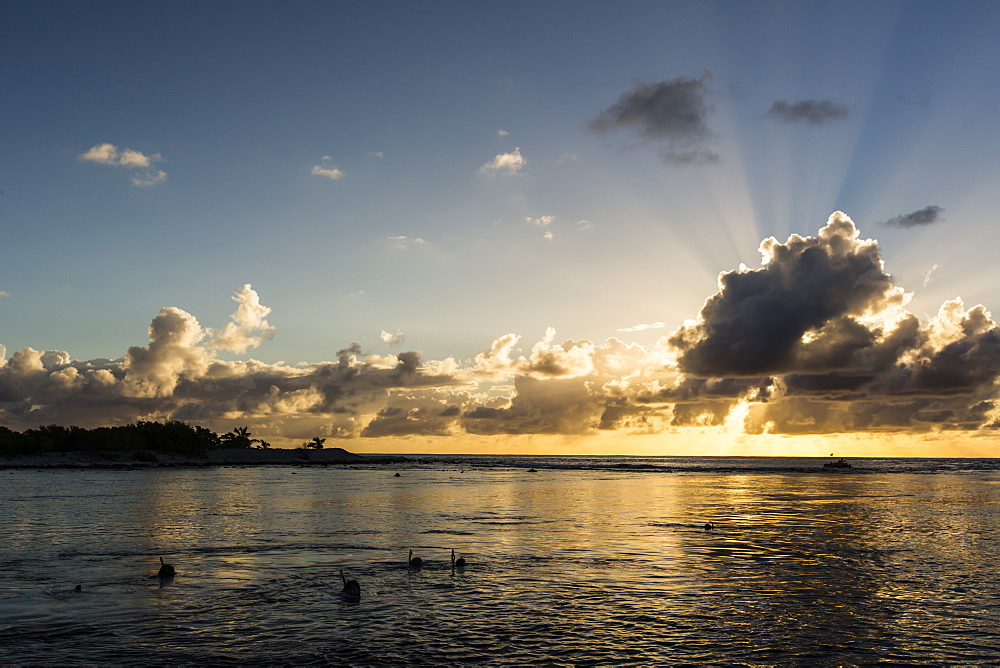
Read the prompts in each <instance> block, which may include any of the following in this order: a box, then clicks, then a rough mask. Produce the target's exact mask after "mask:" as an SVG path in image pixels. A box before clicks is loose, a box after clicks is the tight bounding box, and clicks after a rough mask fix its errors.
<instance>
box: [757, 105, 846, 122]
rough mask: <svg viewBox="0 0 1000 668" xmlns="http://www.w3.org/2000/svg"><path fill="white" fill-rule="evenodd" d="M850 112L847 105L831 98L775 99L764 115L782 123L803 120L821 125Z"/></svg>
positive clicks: (836, 119) (843, 116) (844, 116)
mask: <svg viewBox="0 0 1000 668" xmlns="http://www.w3.org/2000/svg"><path fill="white" fill-rule="evenodd" d="M850 114H851V110H850V108H849V107H847V106H846V105H843V104H839V103H837V102H834V101H833V100H799V101H798V102H788V101H786V100H775V102H774V103H773V104H772V105H771V108H770V109H768V111H767V113H766V114H764V115H765V116H766V117H768V118H773V119H774V120H776V121H781V122H783V123H800V122H802V121H805V122H807V123H811V124H813V125H823V124H824V123H829V122H830V121H839V120H841V119H844V118H847V117H848V116H850Z"/></svg>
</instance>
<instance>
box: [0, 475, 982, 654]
mask: <svg viewBox="0 0 1000 668" xmlns="http://www.w3.org/2000/svg"><path fill="white" fill-rule="evenodd" d="M400 473H401V475H400V476H399V477H396V476H395V475H394V471H390V470H383V469H376V470H350V469H347V470H340V469H305V468H303V469H290V468H238V467H234V468H219V469H214V470H161V471H134V472H86V474H85V475H83V476H81V477H76V478H73V477H72V475H69V476H63V478H61V479H59V482H60V483H61V484H60V485H52V484H51V483H52V482H54V481H55V480H56V478H57V477H58V476H52V475H51V474H50V473H47V472H39V473H37V474H34V475H37V476H38V477H37V479H36V482H37V489H35V490H33V491H32V490H30V489H28V488H27V487H26V488H25V490H26V491H24V492H23V494H22V497H23V498H22V502H21V503H19V504H18V505H17V506H16V507H15V509H14V510H13V511H12V512H10V513H8V514H7V515H6V517H4V518H0V529H3V530H4V532H5V535H8V536H12V537H14V540H13V541H12V542H10V543H8V545H10V546H11V548H10V549H11V550H12V552H11V554H12V557H11V559H12V561H11V562H9V563H11V564H14V567H18V568H23V569H24V570H23V573H22V575H20V576H19V577H28V575H25V574H28V573H31V572H33V570H30V569H29V566H32V564H31V563H30V562H29V560H28V558H27V556H26V555H29V554H30V555H32V557H31V558H32V559H36V560H38V561H40V562H44V563H45V566H46V571H47V573H48V575H47V577H52V578H56V579H59V578H61V577H65V578H69V579H72V580H78V581H84V582H85V585H86V591H87V592H94V594H93V595H94V596H95V597H98V596H101V595H107V596H108V600H109V601H110V600H112V598H113V597H122V596H125V597H126V598H127V600H128V606H129V608H130V613H129V614H131V615H132V616H133V617H137V618H143V617H144V616H148V615H157V616H158V615H165V614H166V613H167V611H170V613H171V614H172V615H175V616H179V617H182V618H183V619H184V620H185V621H184V624H185V625H186V628H188V629H201V628H202V626H204V627H205V628H204V629H202V630H200V631H198V632H199V633H202V632H204V633H205V634H207V635H212V634H214V637H216V638H217V639H219V638H222V639H224V640H216V642H225V643H237V642H240V641H238V640H237V638H239V637H240V635H239V634H240V629H241V628H244V629H245V628H252V629H257V631H254V633H261V634H263V633H266V632H267V631H266V630H267V629H274V628H281V629H283V632H286V633H291V634H293V635H294V633H301V634H305V635H307V636H310V637H311V635H310V634H313V633H321V634H327V635H328V634H329V633H331V630H330V629H329V628H327V627H324V626H323V624H324V623H327V622H328V621H329V620H340V621H339V622H338V623H348V622H347V621H346V620H348V619H355V616H356V618H357V619H358V625H357V626H352V627H351V628H352V633H354V634H357V635H358V636H359V637H365V638H368V641H369V642H373V643H377V642H388V641H386V640H384V638H387V637H393V636H392V635H391V634H392V633H397V632H400V626H399V625H400V624H401V623H403V622H404V621H405V620H407V619H414V620H415V621H416V620H419V623H420V624H423V625H429V626H428V628H432V629H434V630H433V633H439V634H441V638H445V639H446V638H447V637H448V629H450V628H453V627H454V625H455V624H456V623H457V622H458V621H459V620H461V628H462V629H463V631H464V632H466V633H468V634H470V637H473V636H474V637H477V638H479V637H492V636H491V635H490V634H495V633H498V632H499V631H498V630H497V629H503V633H504V634H507V635H511V634H514V633H515V632H516V633H519V634H521V636H522V637H525V638H529V637H535V638H536V640H537V642H538V644H539V647H544V646H545V645H546V644H550V645H552V644H554V645H553V646H557V645H559V643H560V642H567V641H565V640H559V638H561V637H571V636H572V634H573V633H576V632H575V631H574V628H579V629H583V630H584V632H585V633H587V634H588V636H587V640H586V642H588V643H591V644H592V645H593V647H594V649H593V651H594V652H598V651H600V652H605V653H604V654H600V655H599V656H602V657H604V660H605V661H606V662H612V663H613V662H616V659H618V660H620V659H622V658H623V656H624V655H621V654H615V651H616V650H615V649H614V648H615V647H616V646H619V645H620V644H621V643H625V644H627V645H629V646H633V645H641V647H642V648H643V649H642V650H641V652H640V654H639V655H640V656H642V657H643V658H644V661H645V662H646V663H649V662H654V663H655V662H660V661H669V659H670V658H671V657H673V656H676V654H671V652H670V651H667V650H665V649H664V648H665V647H668V644H667V643H668V642H669V641H670V639H671V638H672V637H674V636H676V635H678V634H680V635H681V636H683V637H686V638H688V639H689V641H690V642H692V643H695V644H698V643H703V644H705V645H706V647H708V646H709V645H711V647H714V648H715V649H705V654H704V655H701V654H691V655H685V656H688V659H689V660H691V661H694V662H699V661H709V660H711V657H712V654H711V652H717V651H719V648H720V647H728V648H729V649H728V650H726V651H730V652H735V654H728V655H727V656H730V657H734V656H739V657H742V658H745V657H746V656H752V652H753V648H754V647H755V646H756V645H761V646H764V647H768V648H770V649H771V650H774V649H775V648H779V649H781V651H787V652H791V653H793V654H792V655H796V656H802V655H797V654H794V652H797V651H803V650H802V648H806V649H809V648H813V649H814V650H815V651H816V652H820V653H821V646H822V645H823V644H824V643H827V644H830V643H833V644H837V643H841V644H846V645H850V646H852V647H854V646H857V647H861V648H862V649H864V648H866V647H870V648H875V647H883V646H887V647H890V648H893V649H892V651H899V652H904V651H910V650H913V648H924V647H927V646H928V645H929V644H930V643H931V642H932V640H933V638H931V637H930V636H929V635H928V632H927V628H928V626H929V625H935V628H938V629H944V630H947V629H952V630H955V629H957V630H959V631H963V632H965V631H968V632H969V633H982V632H983V629H984V628H986V624H985V622H984V621H983V619H984V617H983V615H986V617H985V618H986V619H992V620H994V621H996V618H997V615H996V612H995V611H994V612H987V613H983V612H982V611H983V609H984V608H983V606H984V605H986V604H987V602H988V601H989V600H992V597H993V596H994V595H995V594H998V591H997V585H996V583H995V576H994V573H993V571H992V569H993V565H994V564H995V563H996V561H997V560H998V559H1000V546H998V541H997V540H996V538H995V536H997V535H998V530H1000V513H998V512H997V510H998V509H1000V506H998V503H1000V489H998V488H997V486H996V485H994V484H993V483H994V482H996V478H997V476H996V474H994V473H990V474H984V475H980V476H975V477H973V476H962V475H944V474H942V475H911V474H891V475H889V474H868V475H841V474H831V475H826V474H822V473H814V474H808V473H794V474H783V473H768V474H743V473H729V474H714V473H695V474H664V473H659V472H642V471H621V472H618V471H613V472H609V471H587V470H560V469H543V470H540V471H538V472H537V473H529V472H527V471H524V470H507V469H469V470H465V471H460V470H452V469H443V470H432V469H426V468H425V469H409V470H403V471H401V472H400ZM46 475H48V476H49V477H48V478H46V477H44V476H46ZM30 483H31V481H30V480H26V483H25V484H26V485H28V486H29V487H30ZM40 490H48V491H47V492H46V493H42V491H40ZM706 522H712V523H713V524H714V528H712V529H710V530H706V529H705V528H704V524H705V523H706ZM65 545H76V546H77V548H78V552H79V554H78V555H77V556H76V557H74V559H75V561H74V562H73V563H67V559H66V558H65V557H66V555H65V552H64V549H63V547H62V546H65ZM81 546H83V547H81ZM409 549H413V550H414V552H415V554H417V555H418V556H421V557H422V558H423V559H424V560H425V564H426V565H425V567H424V569H423V570H421V571H413V570H410V569H407V568H406V564H405V560H406V555H407V551H408V550H409ZM451 549H455V550H456V552H457V553H458V554H459V555H462V556H464V557H465V558H467V559H468V560H469V563H470V565H469V567H468V568H467V569H466V570H465V571H463V572H461V573H456V572H454V571H452V570H451V569H450V561H449V555H450V550H451ZM161 554H162V555H164V556H167V557H169V560H170V561H172V562H173V563H175V564H176V565H177V568H178V576H177V578H176V579H175V581H174V582H172V583H168V584H167V585H166V586H165V587H164V588H163V589H158V588H155V586H154V584H151V583H150V581H149V575H150V574H152V573H155V569H156V558H157V557H158V556H159V555H161ZM18 560H20V561H18ZM45 560H47V561H45ZM17 564H23V565H22V566H18V565H17ZM340 568H343V569H344V570H345V571H347V574H348V577H352V578H357V579H358V580H359V581H361V582H362V587H363V591H364V595H363V599H362V603H361V604H360V605H357V606H355V607H351V608H344V609H341V608H340V607H336V606H337V605H338V604H336V602H335V598H334V594H335V592H336V591H338V590H339V575H338V571H339V569H340ZM67 569H72V570H67ZM121 573H125V574H126V575H125V576H124V577H125V579H124V580H123V579H121V578H122V577H123V576H122V575H121ZM12 582H13V580H12ZM23 586H24V585H21V584H16V583H14V584H10V585H8V587H9V589H8V591H15V589H14V588H15V587H23ZM17 591H20V590H17ZM126 591H128V592H132V593H125V592H126ZM136 592H137V593H136ZM112 594H113V596H112ZM18 595H20V594H18ZM81 600H88V601H91V602H93V601H99V600H101V599H99V598H94V599H81ZM115 600H116V601H117V599H115ZM91 604H92V603H91ZM115 605H117V602H116V603H115ZM218 610H224V611H225V614H224V615H219V613H218ZM103 614H106V615H109V616H111V617H109V618H113V619H115V620H116V621H115V623H117V624H122V625H130V624H134V623H136V622H133V621H131V620H130V619H128V618H127V616H123V615H124V613H123V612H122V611H121V610H112V609H110V608H109V609H108V610H106V611H105V612H104V613H103ZM213 615H215V616H216V617H219V618H218V619H215V620H214V621H211V622H206V621H205V620H206V616H207V618H208V619H212V616H213ZM325 620H326V621H325ZM128 628H129V629H130V632H131V631H135V629H133V628H132V627H131V626H128ZM135 632H138V631H135ZM431 632H432V631H430V630H428V631H426V633H431ZM406 633H409V634H412V636H413V638H414V639H415V640H414V642H416V641H421V642H424V641H427V640H428V639H427V638H426V637H424V636H422V635H421V634H422V633H425V632H424V631H420V630H414V629H406ZM531 634H535V635H534V636H531ZM560 634H562V635H560ZM566 634H570V635H566ZM796 638H797V639H798V642H799V644H800V645H801V647H799V648H798V649H796V648H795V647H793V643H792V640H793V639H796ZM897 638H901V640H899V641H898V642H897V641H896V640H895V639H897ZM380 639H381V640H380ZM205 642H208V641H207V640H206V641H205ZM436 642H447V641H446V640H441V639H440V638H439V639H438V640H437V641H436ZM490 642H493V641H490ZM525 642H528V640H525ZM581 642H584V641H581ZM886 643H888V645H886ZM406 646H408V645H406ZM525 646H529V645H525ZM559 646H561V645H559ZM563 648H564V649H565V650H566V651H570V649H569V648H568V646H563ZM816 648H820V649H816ZM577 649H579V647H577ZM394 651H396V652H397V655H396V656H398V657H400V660H403V658H404V657H407V656H409V657H410V658H411V659H412V660H414V661H416V662H420V661H421V660H423V661H425V662H426V660H428V658H429V656H431V655H420V657H417V658H414V655H410V654H406V651H409V650H404V649H400V648H397V649H396V650H394ZM442 651H443V650H442ZM539 651H541V652H544V650H539ZM675 651H677V650H676V648H675ZM809 651H812V650H809ZM865 651H868V650H865ZM913 651H916V650H913ZM741 652H745V653H741ZM359 656H360V655H359ZM439 656H441V655H439ZM463 656H464V660H465V661H466V662H477V661H478V662H482V661H484V660H488V658H489V656H488V655H463ZM510 656H520V657H521V658H522V659H523V660H525V661H530V660H534V659H538V658H539V657H544V656H546V655H545V654H544V653H543V654H539V655H531V654H522V655H515V654H511V655H510ZM567 656H571V657H574V658H575V660H577V661H579V660H583V659H586V656H581V655H578V654H576V655H574V654H568V655H567ZM865 656H868V657H869V658H871V656H872V655H865ZM470 657H472V658H470ZM742 658H741V660H743V659H742ZM512 660H513V659H512ZM801 660H802V661H804V662H807V663H808V660H806V659H801ZM373 661H375V662H377V661H376V660H375V659H372V658H371V657H368V658H367V659H366V658H365V657H363V656H362V657H361V658H360V659H359V662H360V663H366V662H368V663H371V662H373ZM569 661H570V662H573V659H570V660H569ZM848 662H850V661H848Z"/></svg>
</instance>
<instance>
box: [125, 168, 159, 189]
mask: <svg viewBox="0 0 1000 668" xmlns="http://www.w3.org/2000/svg"><path fill="white" fill-rule="evenodd" d="M130 180H131V181H132V185H134V186H136V187H138V188H151V187H153V186H158V185H160V184H161V183H165V182H166V180H167V173H166V172H165V171H163V170H162V169H158V170H156V171H155V172H152V171H150V172H145V173H142V174H133V175H132V176H131V177H130Z"/></svg>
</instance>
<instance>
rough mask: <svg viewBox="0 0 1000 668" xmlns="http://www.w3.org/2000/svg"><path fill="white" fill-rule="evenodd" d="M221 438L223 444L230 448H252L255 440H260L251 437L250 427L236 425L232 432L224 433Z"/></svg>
mask: <svg viewBox="0 0 1000 668" xmlns="http://www.w3.org/2000/svg"><path fill="white" fill-rule="evenodd" d="M221 438H222V441H223V444H225V445H226V446H228V447H230V448H252V447H253V444H254V441H256V440H258V439H255V438H250V428H249V427H234V428H233V430H232V431H231V432H229V433H228V434H223V435H222V437H221Z"/></svg>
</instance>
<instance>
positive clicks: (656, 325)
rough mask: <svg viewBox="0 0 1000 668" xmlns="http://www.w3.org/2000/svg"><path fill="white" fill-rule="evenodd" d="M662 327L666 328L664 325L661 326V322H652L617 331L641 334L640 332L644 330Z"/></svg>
mask: <svg viewBox="0 0 1000 668" xmlns="http://www.w3.org/2000/svg"><path fill="white" fill-rule="evenodd" d="M663 327H666V325H665V324H663V323H662V322H653V323H649V324H642V325H632V326H631V327H623V328H621V329H619V330H618V331H619V332H641V331H643V330H646V329H662V328H663Z"/></svg>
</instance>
